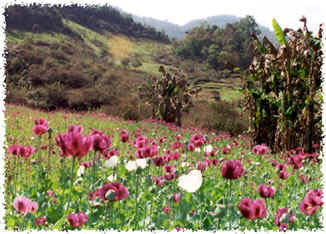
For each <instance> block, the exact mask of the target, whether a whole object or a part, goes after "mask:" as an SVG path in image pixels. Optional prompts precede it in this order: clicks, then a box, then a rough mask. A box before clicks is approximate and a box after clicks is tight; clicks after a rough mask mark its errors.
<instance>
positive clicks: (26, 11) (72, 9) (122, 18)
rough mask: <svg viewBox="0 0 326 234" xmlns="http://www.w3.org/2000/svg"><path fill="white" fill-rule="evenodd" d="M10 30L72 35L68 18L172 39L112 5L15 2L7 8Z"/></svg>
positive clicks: (136, 34)
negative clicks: (17, 3) (52, 4)
mask: <svg viewBox="0 0 326 234" xmlns="http://www.w3.org/2000/svg"><path fill="white" fill-rule="evenodd" d="M5 17H6V19H5V20H6V24H7V30H12V29H19V30H25V31H34V32H44V31H52V32H63V33H67V34H71V31H70V30H69V29H67V28H66V27H64V25H63V24H62V19H69V20H71V21H73V22H75V23H78V24H80V25H83V26H86V27H88V28H91V29H92V30H94V31H97V32H101V33H103V32H105V31H107V32H112V33H121V34H125V35H128V36H132V37H137V38H146V39H151V40H157V41H162V42H169V38H168V36H167V35H166V34H164V33H163V32H160V31H157V30H155V29H154V28H153V27H148V26H147V27H145V26H144V25H142V24H141V23H137V22H135V21H134V20H133V19H132V18H131V16H128V15H124V14H122V13H120V11H119V10H117V9H115V8H114V7H111V6H107V5H104V6H87V7H82V6H79V5H77V4H75V5H68V6H61V5H54V6H50V5H41V4H35V3H34V4H32V5H30V6H20V5H12V6H9V7H7V8H6V9H5Z"/></svg>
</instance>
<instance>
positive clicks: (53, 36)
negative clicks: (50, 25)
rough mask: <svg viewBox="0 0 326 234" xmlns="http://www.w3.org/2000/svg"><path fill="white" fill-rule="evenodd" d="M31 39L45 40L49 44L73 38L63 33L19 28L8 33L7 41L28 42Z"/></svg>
mask: <svg viewBox="0 0 326 234" xmlns="http://www.w3.org/2000/svg"><path fill="white" fill-rule="evenodd" d="M29 40H30V41H33V42H35V41H44V42H47V43H49V44H52V43H57V44H60V43H62V42H65V41H69V40H71V38H70V37H69V36H67V35H64V34H61V33H32V32H23V31H17V30H12V32H9V33H7V34H6V42H8V43H16V44H21V43H26V42H28V41H29Z"/></svg>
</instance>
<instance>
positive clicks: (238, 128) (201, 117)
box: [183, 100, 248, 135]
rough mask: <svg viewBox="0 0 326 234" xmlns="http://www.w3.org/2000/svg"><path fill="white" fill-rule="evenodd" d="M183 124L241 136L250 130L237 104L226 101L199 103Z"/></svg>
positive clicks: (196, 103)
mask: <svg viewBox="0 0 326 234" xmlns="http://www.w3.org/2000/svg"><path fill="white" fill-rule="evenodd" d="M183 122H184V125H185V126H193V127H198V128H205V129H208V130H210V131H215V132H217V133H218V132H228V133H230V134H231V135H238V134H241V133H243V132H244V131H246V130H247V128H248V124H247V123H248V121H246V120H245V119H244V118H242V117H241V115H240V113H239V112H238V110H237V109H236V104H235V103H229V102H225V101H217V102H212V103H208V102H207V101H206V100H203V101H197V102H195V103H194V107H193V109H191V110H190V112H189V113H188V114H187V115H185V116H184V118H183Z"/></svg>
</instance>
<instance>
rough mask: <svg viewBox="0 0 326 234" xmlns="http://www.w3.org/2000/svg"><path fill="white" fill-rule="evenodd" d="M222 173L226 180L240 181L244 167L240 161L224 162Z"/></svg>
mask: <svg viewBox="0 0 326 234" xmlns="http://www.w3.org/2000/svg"><path fill="white" fill-rule="evenodd" d="M221 171H222V176H223V177H224V178H225V179H238V178H239V177H241V176H243V174H244V169H243V166H242V164H241V162H240V161H239V160H228V161H226V162H223V164H222V166H221Z"/></svg>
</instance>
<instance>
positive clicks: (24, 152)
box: [19, 146, 35, 158]
mask: <svg viewBox="0 0 326 234" xmlns="http://www.w3.org/2000/svg"><path fill="white" fill-rule="evenodd" d="M34 152H35V148H34V147H33V146H21V147H20V152H19V155H20V156H21V157H23V158H29V157H30V156H31V155H32V154H33V153H34Z"/></svg>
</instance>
